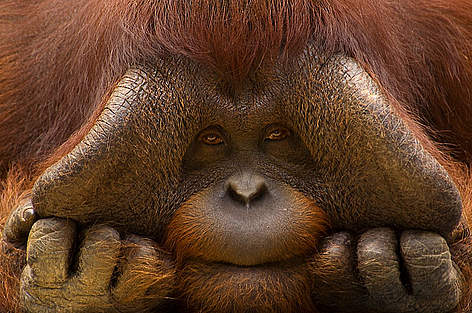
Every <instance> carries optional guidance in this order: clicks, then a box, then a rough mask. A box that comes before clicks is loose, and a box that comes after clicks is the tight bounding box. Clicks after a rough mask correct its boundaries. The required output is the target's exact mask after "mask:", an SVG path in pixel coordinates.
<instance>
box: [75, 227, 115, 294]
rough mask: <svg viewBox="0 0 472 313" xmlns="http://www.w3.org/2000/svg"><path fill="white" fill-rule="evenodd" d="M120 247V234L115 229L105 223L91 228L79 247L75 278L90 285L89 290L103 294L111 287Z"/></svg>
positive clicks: (85, 284)
mask: <svg viewBox="0 0 472 313" xmlns="http://www.w3.org/2000/svg"><path fill="white" fill-rule="evenodd" d="M120 249H121V242H120V235H119V234H118V232H117V231H116V230H115V229H113V228H111V227H109V226H105V225H99V226H92V227H91V228H89V229H88V230H87V231H86V232H85V233H84V239H83V241H82V243H81V245H80V248H79V257H78V269H77V276H76V277H75V279H76V280H78V281H80V283H81V284H83V285H84V286H88V289H89V290H88V291H91V292H98V293H100V294H103V293H104V292H105V291H106V290H108V288H109V287H110V282H111V279H112V276H113V272H114V270H115V267H116V264H117V261H118V258H119V255H120Z"/></svg>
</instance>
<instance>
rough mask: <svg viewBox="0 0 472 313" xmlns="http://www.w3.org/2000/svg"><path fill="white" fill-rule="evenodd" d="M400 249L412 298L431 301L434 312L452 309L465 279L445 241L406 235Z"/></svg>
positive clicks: (429, 235)
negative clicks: (435, 310)
mask: <svg viewBox="0 0 472 313" xmlns="http://www.w3.org/2000/svg"><path fill="white" fill-rule="evenodd" d="M400 248H401V250H400V251H401V253H402V256H403V259H404V263H405V267H406V269H407V271H408V274H409V278H410V283H411V287H412V290H413V295H414V296H415V297H416V298H420V299H421V298H424V299H428V301H429V308H431V309H432V308H433V307H434V306H435V307H436V308H435V309H441V310H444V311H449V310H451V309H453V308H454V307H455V306H456V305H457V304H458V302H459V300H460V298H461V288H462V277H461V274H460V272H459V271H458V270H457V269H456V267H455V265H454V263H453V261H452V259H451V254H450V252H449V246H448V245H447V242H446V240H445V239H444V238H443V237H441V236H440V235H438V234H435V233H431V232H425V231H405V232H403V234H402V236H401V239H400Z"/></svg>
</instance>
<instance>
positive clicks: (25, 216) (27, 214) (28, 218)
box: [21, 207, 36, 223]
mask: <svg viewBox="0 0 472 313" xmlns="http://www.w3.org/2000/svg"><path fill="white" fill-rule="evenodd" d="M35 218H36V212H35V211H34V209H33V208H32V207H30V208H27V209H25V210H24V211H23V213H22V214H21V219H22V221H23V222H26V223H28V222H32V221H34V220H35Z"/></svg>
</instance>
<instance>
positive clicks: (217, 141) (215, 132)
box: [198, 127, 225, 146]
mask: <svg viewBox="0 0 472 313" xmlns="http://www.w3.org/2000/svg"><path fill="white" fill-rule="evenodd" d="M208 136H215V137H216V139H215V142H209V141H207V140H206V137H208ZM198 141H200V142H202V143H204V144H206V145H209V146H216V145H220V144H222V143H224V142H225V140H224V137H223V135H222V134H221V133H220V132H219V131H218V129H216V128H213V127H212V128H207V129H204V130H203V131H202V132H201V133H200V134H199V135H198Z"/></svg>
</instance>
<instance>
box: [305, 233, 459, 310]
mask: <svg viewBox="0 0 472 313" xmlns="http://www.w3.org/2000/svg"><path fill="white" fill-rule="evenodd" d="M314 272H315V284H316V291H315V294H316V295H315V298H316V300H317V302H318V303H319V304H320V305H321V306H322V307H325V308H329V309H330V311H329V312H333V310H340V311H342V312H366V311H368V312H391V313H394V312H395V313H409V312H423V313H445V312H451V311H452V310H453V309H454V308H455V307H456V306H457V304H458V303H459V300H460V299H461V294H462V291H461V288H462V285H463V284H462V275H461V272H460V271H459V269H458V268H457V266H456V265H455V263H454V262H453V261H452V260H451V254H450V252H449V247H448V245H447V243H446V241H445V240H444V238H443V237H441V236H440V235H438V234H436V233H431V232H425V231H414V230H411V231H404V232H403V233H402V234H401V235H400V238H397V236H396V234H395V232H394V231H393V230H391V229H388V228H376V229H371V230H369V231H367V232H365V233H363V234H362V235H361V236H360V237H359V238H358V240H357V244H356V243H355V240H354V239H353V237H352V236H351V235H350V234H349V233H346V232H341V233H336V234H334V235H332V236H330V237H328V238H326V240H325V241H324V244H323V246H322V248H321V252H320V254H319V256H318V258H317V259H316V260H315V262H314ZM339 304H343V305H342V306H339ZM336 312H337V311H336Z"/></svg>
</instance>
